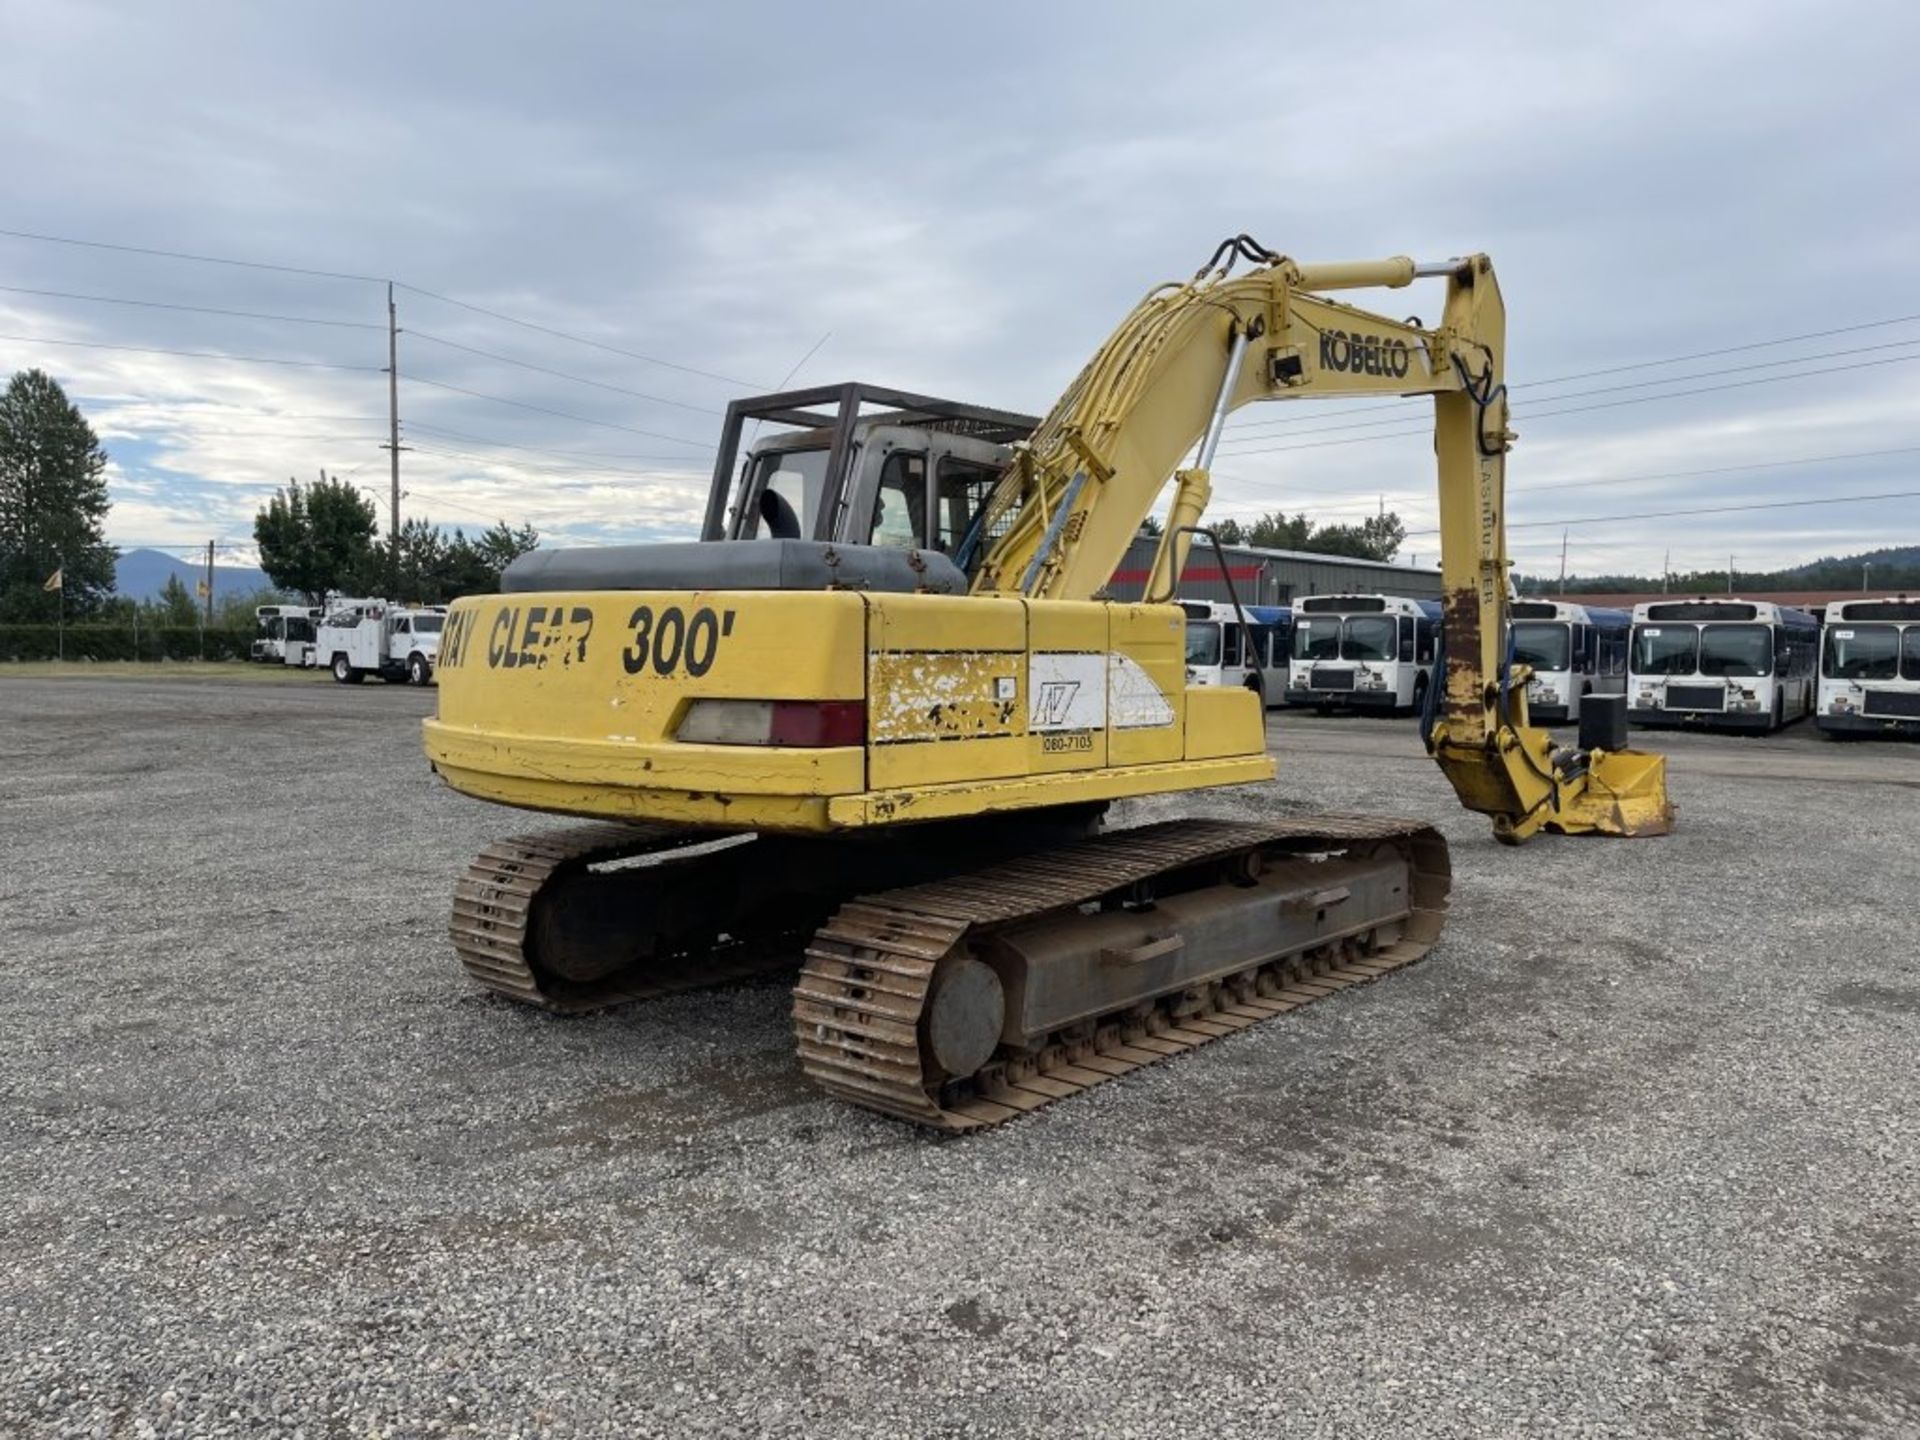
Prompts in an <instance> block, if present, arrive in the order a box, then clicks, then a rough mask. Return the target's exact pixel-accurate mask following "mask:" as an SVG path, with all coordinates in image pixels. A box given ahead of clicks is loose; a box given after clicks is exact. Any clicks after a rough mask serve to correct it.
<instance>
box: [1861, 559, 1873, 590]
mask: <svg viewBox="0 0 1920 1440" xmlns="http://www.w3.org/2000/svg"><path fill="white" fill-rule="evenodd" d="M1872 573H1873V561H1871V560H1862V561H1861V562H1860V588H1861V589H1862V590H1865V589H1866V588H1867V576H1868V575H1870V574H1872Z"/></svg>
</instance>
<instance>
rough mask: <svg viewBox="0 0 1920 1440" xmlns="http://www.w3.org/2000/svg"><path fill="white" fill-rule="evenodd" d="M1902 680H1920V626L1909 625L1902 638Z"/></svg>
mask: <svg viewBox="0 0 1920 1440" xmlns="http://www.w3.org/2000/svg"><path fill="white" fill-rule="evenodd" d="M1900 678H1901V679H1902V680H1920V625H1909V626H1908V627H1907V629H1906V633H1905V634H1904V635H1903V636H1902V637H1901V640H1900Z"/></svg>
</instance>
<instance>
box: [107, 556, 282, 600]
mask: <svg viewBox="0 0 1920 1440" xmlns="http://www.w3.org/2000/svg"><path fill="white" fill-rule="evenodd" d="M169 575H178V576H179V577H180V583H181V584H182V585H185V586H186V587H187V589H188V591H189V592H191V591H192V590H193V587H194V585H195V584H196V583H197V582H198V581H201V580H204V579H206V578H207V567H206V566H204V565H194V564H191V563H189V562H187V561H185V560H178V559H175V558H174V557H173V556H171V555H168V554H167V553H165V552H164V551H161V550H129V551H127V552H126V553H125V554H123V555H121V557H120V559H119V560H118V562H116V563H115V565H114V567H113V588H114V589H115V590H116V591H118V592H119V593H120V594H122V595H125V596H127V597H128V598H130V599H133V600H157V599H159V598H160V592H161V591H162V590H163V589H165V588H166V584H167V577H168V576H169ZM272 585H273V582H272V581H271V580H269V579H267V572H266V571H264V570H256V569H254V568H253V567H252V566H250V565H215V566H214V567H213V593H214V596H215V598H216V599H217V598H219V597H220V596H223V595H250V594H252V593H253V592H254V591H255V590H267V589H271V588H272Z"/></svg>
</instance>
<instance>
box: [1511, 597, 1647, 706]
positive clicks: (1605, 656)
mask: <svg viewBox="0 0 1920 1440" xmlns="http://www.w3.org/2000/svg"><path fill="white" fill-rule="evenodd" d="M1507 611H1508V614H1510V615H1511V616H1512V623H1513V629H1512V659H1513V661H1514V662H1515V663H1516V664H1520V665H1530V666H1532V667H1533V678H1532V679H1531V680H1529V681H1528V682H1527V715H1528V717H1529V718H1531V719H1532V720H1533V721H1534V722H1535V723H1536V724H1541V725H1564V724H1578V723H1579V721H1580V702H1581V700H1582V699H1584V698H1585V697H1586V696H1588V695H1624V694H1625V693H1626V690H1627V639H1628V635H1629V632H1630V631H1631V630H1632V628H1633V617H1632V616H1631V615H1629V614H1628V613H1627V612H1626V611H1624V610H1609V609H1606V608H1605V607H1604V606H1600V605H1568V604H1566V603H1564V602H1563V601H1559V600H1515V601H1513V602H1511V603H1510V604H1509V605H1508V606H1507Z"/></svg>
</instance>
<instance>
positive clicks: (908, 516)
mask: <svg viewBox="0 0 1920 1440" xmlns="http://www.w3.org/2000/svg"><path fill="white" fill-rule="evenodd" d="M926 533H927V457H926V456H924V455H909V454H907V453H906V452H905V451H898V450H897V451H895V452H894V453H893V454H891V455H889V456H888V457H887V463H886V464H885V465H883V466H881V467H880V485H879V488H878V489H877V490H876V491H875V493H874V501H873V543H874V544H875V545H891V546H893V547H894V548H896V549H901V550H911V549H914V548H916V547H917V546H920V545H924V544H925V543H926V539H925V536H926Z"/></svg>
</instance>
